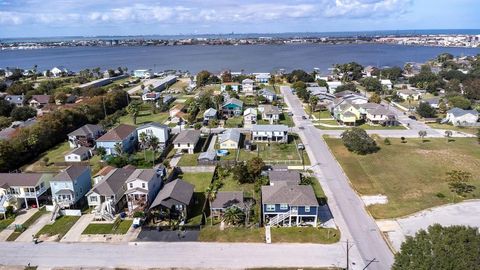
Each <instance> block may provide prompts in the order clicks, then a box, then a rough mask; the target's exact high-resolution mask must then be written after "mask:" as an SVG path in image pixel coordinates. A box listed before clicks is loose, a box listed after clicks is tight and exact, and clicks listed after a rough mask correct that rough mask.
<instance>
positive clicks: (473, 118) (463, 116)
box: [444, 108, 478, 126]
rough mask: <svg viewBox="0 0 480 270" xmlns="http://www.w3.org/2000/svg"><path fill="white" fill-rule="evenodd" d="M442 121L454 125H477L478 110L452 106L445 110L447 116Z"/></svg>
mask: <svg viewBox="0 0 480 270" xmlns="http://www.w3.org/2000/svg"><path fill="white" fill-rule="evenodd" d="M444 122H448V123H451V124H453V125H455V126H462V125H463V126H467V125H470V126H471V125H477V122H478V111H477V110H464V109H460V108H453V109H450V110H448V111H447V117H446V118H445V120H444Z"/></svg>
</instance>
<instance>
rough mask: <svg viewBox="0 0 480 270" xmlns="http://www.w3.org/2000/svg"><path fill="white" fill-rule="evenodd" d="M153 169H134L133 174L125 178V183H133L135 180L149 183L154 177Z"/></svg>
mask: <svg viewBox="0 0 480 270" xmlns="http://www.w3.org/2000/svg"><path fill="white" fill-rule="evenodd" d="M155 173H156V172H155V170H154V169H136V170H135V171H133V173H132V174H131V175H130V176H129V177H128V178H127V181H125V182H126V183H129V182H133V181H135V180H143V181H146V182H149V181H150V180H152V179H153V177H154V176H155Z"/></svg>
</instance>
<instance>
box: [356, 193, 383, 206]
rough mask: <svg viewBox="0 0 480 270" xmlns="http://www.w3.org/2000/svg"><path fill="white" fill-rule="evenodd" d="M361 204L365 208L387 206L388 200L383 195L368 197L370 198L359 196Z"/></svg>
mask: <svg viewBox="0 0 480 270" xmlns="http://www.w3.org/2000/svg"><path fill="white" fill-rule="evenodd" d="M360 198H361V199H362V201H363V203H364V204H365V205H366V206H370V205H374V204H387V203H388V198H387V196H385V195H382V194H378V195H370V196H361V197H360Z"/></svg>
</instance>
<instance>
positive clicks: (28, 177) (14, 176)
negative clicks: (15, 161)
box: [0, 173, 52, 187]
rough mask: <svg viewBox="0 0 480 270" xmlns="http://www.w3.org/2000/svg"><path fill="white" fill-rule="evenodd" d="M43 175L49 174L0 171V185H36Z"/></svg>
mask: <svg viewBox="0 0 480 270" xmlns="http://www.w3.org/2000/svg"><path fill="white" fill-rule="evenodd" d="M44 176H48V177H51V176H52V175H51V174H43V173H0V186H4V185H8V186H20V187H24V186H28V187H31V186H36V185H37V184H38V183H39V182H40V181H41V179H42V178H44Z"/></svg>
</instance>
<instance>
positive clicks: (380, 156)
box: [326, 138, 480, 218]
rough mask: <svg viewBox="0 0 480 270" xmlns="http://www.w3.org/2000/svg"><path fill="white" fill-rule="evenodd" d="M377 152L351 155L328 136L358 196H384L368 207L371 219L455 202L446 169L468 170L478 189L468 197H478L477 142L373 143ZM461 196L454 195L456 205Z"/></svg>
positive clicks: (479, 179) (409, 141)
mask: <svg viewBox="0 0 480 270" xmlns="http://www.w3.org/2000/svg"><path fill="white" fill-rule="evenodd" d="M376 140H377V143H378V144H379V146H380V147H381V149H380V151H378V152H377V153H374V154H370V155H365V156H361V155H356V154H353V153H351V152H349V151H348V150H347V149H346V148H345V147H344V146H343V144H342V141H341V140H340V139H333V138H326V141H327V143H328V145H329V146H330V149H331V150H332V152H333V153H334V155H335V157H336V158H337V160H338V161H339V163H340V164H341V165H342V167H343V169H344V171H345V173H346V174H347V175H348V177H349V179H350V181H351V183H352V184H353V186H354V187H355V189H356V190H357V191H358V192H359V193H361V194H362V195H375V194H383V195H386V196H387V197H388V203H387V204H384V205H373V206H370V207H369V210H370V212H371V213H372V215H373V216H374V217H375V218H394V217H401V216H405V215H409V214H413V213H415V212H417V211H420V210H423V209H426V208H430V207H433V206H437V205H442V204H446V203H449V202H452V199H453V198H455V196H454V194H453V193H452V192H450V190H449V187H448V185H447V183H446V182H445V176H446V175H445V173H446V172H448V171H450V170H464V171H468V172H471V173H472V175H473V179H472V182H471V184H472V185H475V186H476V187H477V188H476V190H475V191H474V192H473V193H472V194H471V195H469V196H468V197H467V198H466V199H471V198H478V197H479V196H480V174H478V168H479V167H480V148H479V145H478V143H477V142H476V139H470V138H455V139H454V141H453V142H447V141H446V140H445V139H430V140H428V141H427V142H422V140H420V139H407V143H401V142H400V139H390V141H391V143H392V144H391V145H385V144H384V143H383V140H382V139H378V138H377V139H376ZM459 200H460V198H458V197H456V202H458V201H459Z"/></svg>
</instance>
